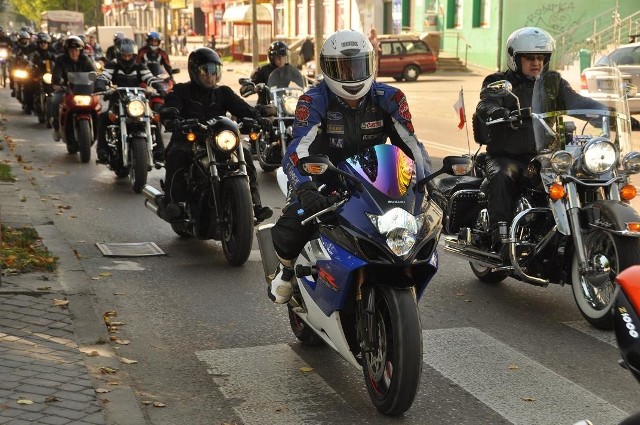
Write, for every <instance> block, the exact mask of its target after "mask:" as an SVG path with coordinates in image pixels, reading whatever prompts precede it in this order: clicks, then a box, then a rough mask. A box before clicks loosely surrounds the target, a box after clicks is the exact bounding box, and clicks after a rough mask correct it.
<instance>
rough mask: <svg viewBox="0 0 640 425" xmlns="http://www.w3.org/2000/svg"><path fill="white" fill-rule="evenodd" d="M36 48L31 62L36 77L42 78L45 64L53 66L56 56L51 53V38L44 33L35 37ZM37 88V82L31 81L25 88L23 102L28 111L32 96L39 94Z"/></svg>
mask: <svg viewBox="0 0 640 425" xmlns="http://www.w3.org/2000/svg"><path fill="white" fill-rule="evenodd" d="M36 46H37V47H36V49H35V50H34V51H33V53H32V54H31V62H32V63H33V66H34V67H35V70H36V74H37V75H36V76H37V77H38V78H39V77H42V75H44V73H45V72H47V69H46V62H47V61H49V63H50V64H53V61H54V60H55V58H56V55H55V54H54V53H53V51H51V48H50V46H51V36H50V35H49V34H47V33H46V32H39V33H38V34H37V35H36ZM34 77H35V76H34ZM34 80H35V79H34ZM39 87H40V84H39V82H36V81H33V80H32V81H31V82H30V83H29V84H28V85H27V86H26V87H25V94H24V95H25V100H24V102H25V104H26V105H28V106H27V108H28V109H29V110H30V109H31V105H33V96H34V95H35V94H36V93H39V91H38V89H39ZM25 112H26V110H25Z"/></svg>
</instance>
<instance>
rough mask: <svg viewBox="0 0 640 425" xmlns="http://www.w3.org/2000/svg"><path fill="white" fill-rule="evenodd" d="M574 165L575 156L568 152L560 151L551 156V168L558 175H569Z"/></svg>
mask: <svg viewBox="0 0 640 425" xmlns="http://www.w3.org/2000/svg"><path fill="white" fill-rule="evenodd" d="M572 165H573V156H572V155H571V154H570V153H569V152H567V151H558V152H556V153H554V154H553V155H552V156H551V168H553V171H555V172H556V173H558V174H567V173H568V172H569V170H570V169H571V166H572Z"/></svg>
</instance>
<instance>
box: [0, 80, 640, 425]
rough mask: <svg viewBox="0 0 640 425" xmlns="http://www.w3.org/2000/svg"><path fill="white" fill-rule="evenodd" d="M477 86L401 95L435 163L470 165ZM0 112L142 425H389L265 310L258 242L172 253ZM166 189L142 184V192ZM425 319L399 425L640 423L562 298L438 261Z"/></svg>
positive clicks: (612, 350) (150, 227) (5, 96)
mask: <svg viewBox="0 0 640 425" xmlns="http://www.w3.org/2000/svg"><path fill="white" fill-rule="evenodd" d="M229 74H231V72H229ZM179 75H180V76H182V77H186V72H185V73H182V74H179ZM225 78H226V76H225ZM481 79H482V77H481V76H437V75H434V76H428V77H423V78H422V79H421V80H420V81H419V82H417V83H413V84H402V85H401V86H402V89H403V90H404V91H405V92H406V93H407V96H408V99H409V104H410V106H411V108H412V113H413V115H414V122H415V127H416V132H417V133H418V134H419V135H420V137H421V139H423V140H425V143H426V145H427V149H428V150H429V151H430V152H431V155H432V157H433V158H435V159H437V158H438V157H441V156H443V155H445V154H447V153H448V152H452V153H460V152H459V151H465V152H466V151H467V149H468V148H467V142H466V136H465V131H464V130H463V131H459V130H458V129H457V127H456V124H457V121H456V115H455V112H454V110H453V107H452V105H453V103H454V102H455V100H456V99H457V96H458V91H459V90H460V86H464V90H465V95H466V97H467V99H468V103H467V104H468V105H469V104H472V105H475V101H474V100H472V99H473V98H474V96H475V99H477V90H478V87H479V85H480V82H481ZM235 80H236V81H237V78H235ZM224 82H228V83H229V84H230V85H232V84H231V83H232V82H233V79H230V80H229V81H227V80H224ZM0 102H1V103H2V104H3V105H5V106H4V108H5V116H6V118H7V121H6V122H5V125H6V133H7V134H8V135H10V136H11V137H12V138H13V140H14V142H15V144H16V153H18V154H20V155H21V156H22V158H23V162H25V163H26V164H28V166H29V167H30V170H29V174H30V177H31V178H32V181H33V182H34V183H35V184H36V189H37V190H38V192H39V194H40V197H41V200H42V202H43V204H45V205H46V206H47V207H48V208H51V210H52V211H55V225H56V226H57V227H58V228H59V230H60V231H61V232H62V234H63V235H64V236H65V238H66V240H67V242H68V244H69V245H70V247H71V248H72V249H74V250H75V251H76V253H77V256H78V257H79V259H80V262H81V264H82V267H83V269H84V271H85V273H86V277H87V280H86V285H88V286H89V287H90V288H91V289H92V291H93V292H94V293H95V308H96V309H97V311H100V312H102V311H107V310H114V311H116V312H117V313H118V320H120V321H122V322H124V323H125V325H123V326H122V327H121V329H120V333H119V337H120V338H121V339H126V340H128V341H130V344H128V345H122V346H121V347H120V348H118V353H119V355H120V356H122V357H126V358H128V359H134V360H137V361H138V363H137V364H131V365H123V367H122V371H121V376H120V379H124V380H127V381H128V382H130V384H131V385H132V386H133V387H134V388H135V390H136V392H137V395H138V397H139V400H140V401H143V400H151V401H160V402H162V403H166V404H167V407H166V408H164V409H149V410H148V411H147V412H148V415H149V417H148V420H149V422H150V423H152V424H184V423H189V424H222V423H244V424H264V423H278V424H284V423H291V424H299V423H340V424H342V423H344V424H346V423H371V424H385V423H397V422H398V420H391V419H388V418H384V417H382V416H380V415H378V414H377V413H376V411H375V409H374V408H373V407H372V405H371V403H370V402H369V399H368V396H367V394H366V389H365V387H364V383H363V379H362V375H361V372H359V371H357V370H355V369H353V368H351V367H350V366H349V365H348V364H347V363H346V362H345V361H344V360H342V359H341V358H340V357H339V356H338V355H336V354H335V353H334V352H332V351H331V350H330V349H329V348H326V347H323V348H314V349H310V348H307V347H303V346H301V345H300V344H299V343H298V342H297V341H296V339H295V337H294V336H293V334H292V333H291V331H290V329H289V325H288V319H287V315H286V308H285V307H283V306H275V305H273V304H272V303H271V302H270V301H269V300H268V298H267V297H266V293H265V284H264V281H263V279H262V274H263V271H262V266H261V262H260V256H259V253H258V252H257V243H255V242H254V252H253V253H252V255H251V257H250V259H249V261H248V262H247V263H246V264H245V265H244V266H242V267H239V268H231V267H229V266H228V265H227V264H226V262H225V260H224V256H223V254H222V248H221V246H220V244H219V243H216V242H206V241H195V240H182V239H179V238H178V237H177V236H176V235H175V234H174V233H173V232H172V231H171V229H170V227H169V225H168V224H166V223H165V222H163V221H162V220H160V219H159V218H158V217H156V216H154V215H153V214H152V213H151V212H149V211H148V210H147V209H146V208H145V207H144V206H143V196H142V195H136V194H134V193H133V192H132V191H131V189H130V187H129V184H128V182H127V180H126V179H117V178H116V177H115V175H114V174H113V172H111V171H109V170H108V169H107V168H106V167H105V166H101V165H100V166H99V165H96V164H94V163H89V164H82V163H80V161H79V159H78V157H77V156H76V155H68V154H67V153H66V149H65V147H64V145H63V144H62V143H55V142H53V141H52V139H51V134H50V131H49V130H46V129H45V128H44V126H43V125H40V124H38V123H37V120H36V118H35V117H33V116H31V117H29V116H25V115H24V114H23V113H22V112H21V111H20V110H19V105H18V103H17V102H16V101H15V99H12V98H10V97H9V92H8V90H1V91H0ZM472 148H473V146H472ZM162 177H163V173H162V172H161V171H153V172H151V174H150V183H152V184H155V185H157V184H158V180H159V179H160V178H162ZM259 179H260V185H261V192H262V197H263V200H265V203H268V204H270V205H271V206H273V207H275V209H276V214H275V216H277V215H278V213H279V211H280V210H279V208H281V207H282V204H283V202H284V198H283V196H282V195H281V194H280V192H279V190H278V188H277V184H276V182H275V175H273V174H266V173H259ZM97 242H111V243H122V242H155V243H156V244H157V245H158V246H159V247H160V248H161V249H162V250H163V251H164V252H165V253H166V256H158V257H130V258H113V257H105V256H103V255H102V254H101V252H100V251H99V250H98V249H97V247H96V245H95V244H96V243H97ZM420 316H421V320H422V325H423V329H424V332H423V336H424V371H423V375H422V382H421V387H420V393H419V395H418V397H417V398H416V400H415V402H414V405H413V407H412V408H411V410H409V412H407V414H406V415H405V416H404V417H403V418H402V419H401V420H400V422H402V423H405V424H508V423H514V424H534V423H535V424H573V423H575V422H577V421H579V420H581V419H586V418H588V419H591V420H592V421H593V423H594V424H596V425H601V424H615V423H618V422H619V421H620V420H621V419H622V418H624V417H625V416H627V415H629V414H631V413H633V412H634V411H636V410H638V409H640V392H639V391H638V385H637V382H636V381H635V380H634V379H633V377H632V376H631V375H630V374H629V373H628V372H626V371H625V370H623V369H621V368H620V367H619V366H618V365H617V359H618V352H617V348H616V346H615V342H614V337H613V334H612V333H606V332H598V331H595V330H593V329H591V328H589V326H588V325H587V324H586V322H584V320H583V319H582V318H581V316H580V314H579V312H578V310H577V308H576V306H575V304H574V301H573V299H572V295H571V290H570V288H568V287H556V286H553V287H549V288H546V289H544V288H537V287H532V286H529V285H526V284H523V283H520V282H517V281H515V280H511V279H508V280H507V281H505V282H503V283H502V284H498V285H494V286H489V285H484V284H481V283H479V282H478V281H477V280H476V279H475V278H474V276H473V274H472V273H471V270H470V269H469V266H468V264H467V263H465V262H464V261H461V260H458V259H456V258H453V257H450V256H448V255H447V254H444V253H441V256H440V272H439V273H438V274H437V275H436V277H435V278H434V279H433V280H432V282H431V283H430V285H429V287H428V288H427V290H426V293H425V295H424V297H423V299H422V300H421V302H420ZM302 367H310V368H312V369H313V370H312V371H311V372H302V371H301V368H302Z"/></svg>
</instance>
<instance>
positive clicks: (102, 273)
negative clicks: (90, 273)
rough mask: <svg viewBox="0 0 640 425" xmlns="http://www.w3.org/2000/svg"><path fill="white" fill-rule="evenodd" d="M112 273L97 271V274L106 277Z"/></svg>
mask: <svg viewBox="0 0 640 425" xmlns="http://www.w3.org/2000/svg"><path fill="white" fill-rule="evenodd" d="M112 274H113V273H111V272H101V273H98V276H103V277H107V276H111V275H112Z"/></svg>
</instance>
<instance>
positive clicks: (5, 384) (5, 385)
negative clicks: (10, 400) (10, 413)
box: [0, 375, 20, 413]
mask: <svg viewBox="0 0 640 425" xmlns="http://www.w3.org/2000/svg"><path fill="white" fill-rule="evenodd" d="M19 385H20V382H16V381H5V380H4V376H3V375H0V389H3V390H12V389H14V388H15V387H17V386H19ZM1 412H2V411H1V410H0V413H1Z"/></svg>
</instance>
